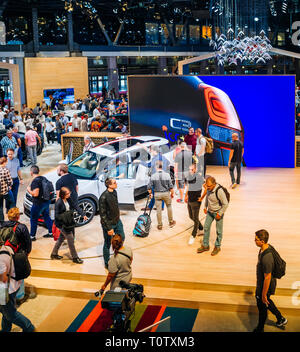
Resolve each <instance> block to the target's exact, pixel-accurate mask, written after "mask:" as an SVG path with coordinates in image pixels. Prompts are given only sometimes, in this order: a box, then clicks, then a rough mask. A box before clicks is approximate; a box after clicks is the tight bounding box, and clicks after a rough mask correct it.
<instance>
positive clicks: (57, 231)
mask: <svg viewBox="0 0 300 352" xmlns="http://www.w3.org/2000/svg"><path fill="white" fill-rule="evenodd" d="M52 234H53V239H54V241H57V240H58V238H59V236H60V229H59V228H58V227H56V225H55V223H54V222H53V225H52Z"/></svg>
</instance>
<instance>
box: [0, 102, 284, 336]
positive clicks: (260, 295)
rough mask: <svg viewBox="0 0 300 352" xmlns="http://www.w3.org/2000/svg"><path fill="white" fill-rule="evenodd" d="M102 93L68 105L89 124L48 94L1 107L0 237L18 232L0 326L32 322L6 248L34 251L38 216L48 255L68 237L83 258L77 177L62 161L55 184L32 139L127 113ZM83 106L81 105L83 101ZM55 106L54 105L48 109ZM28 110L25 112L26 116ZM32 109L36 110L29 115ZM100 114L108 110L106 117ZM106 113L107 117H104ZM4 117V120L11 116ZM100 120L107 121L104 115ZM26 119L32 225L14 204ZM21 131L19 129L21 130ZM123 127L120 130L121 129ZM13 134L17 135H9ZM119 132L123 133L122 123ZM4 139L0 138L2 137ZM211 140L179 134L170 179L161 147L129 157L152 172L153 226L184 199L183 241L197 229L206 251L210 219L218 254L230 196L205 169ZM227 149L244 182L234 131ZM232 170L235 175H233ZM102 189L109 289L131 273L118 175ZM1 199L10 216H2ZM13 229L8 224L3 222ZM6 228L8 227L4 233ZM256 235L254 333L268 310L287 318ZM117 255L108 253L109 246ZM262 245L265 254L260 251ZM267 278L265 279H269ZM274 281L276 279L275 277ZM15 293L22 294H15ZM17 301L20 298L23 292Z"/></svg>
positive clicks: (3, 269)
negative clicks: (14, 107) (21, 305)
mask: <svg viewBox="0 0 300 352" xmlns="http://www.w3.org/2000/svg"><path fill="white" fill-rule="evenodd" d="M101 104H102V100H101V98H99V99H96V98H92V97H90V96H88V97H87V98H86V99H84V100H83V101H82V100H78V101H76V102H75V103H74V104H73V106H72V109H74V110H78V109H84V110H85V111H86V112H87V111H88V112H89V113H91V114H92V118H91V120H90V123H89V122H88V119H89V117H88V115H87V114H83V118H79V116H78V115H76V114H75V115H74V116H73V118H72V120H71V121H69V120H68V119H67V118H66V117H65V115H64V111H63V110H62V109H61V106H60V105H61V102H60V101H59V102H57V104H56V105H53V100H51V97H50V110H48V109H49V107H48V106H45V104H44V102H43V104H41V105H40V104H37V106H36V107H35V108H34V109H33V110H32V111H29V112H28V111H27V112H26V111H22V113H21V115H20V116H19V113H18V112H17V111H10V112H9V114H10V115H9V114H7V113H4V114H3V110H2V109H0V120H1V118H2V120H1V121H0V122H2V123H3V125H5V128H6V129H7V133H6V136H5V137H4V138H3V139H2V140H1V146H2V157H1V158H0V222H1V227H0V238H4V237H3V236H4V235H3V234H4V233H5V234H7V233H8V231H11V232H9V233H10V234H12V233H15V237H14V238H16V244H12V243H11V241H10V240H9V238H8V237H5V238H4V241H2V243H1V242H0V243H1V245H2V247H1V250H0V254H1V251H6V252H7V253H8V256H7V255H6V256H5V255H0V282H2V283H6V282H7V281H8V280H10V281H9V282H10V286H9V298H8V301H7V302H6V304H4V305H0V312H1V313H2V315H3V318H2V331H10V330H11V327H12V323H14V324H16V325H18V326H20V327H21V328H22V330H23V331H34V330H35V328H34V326H33V325H32V323H31V322H30V321H29V319H28V318H26V317H24V316H23V315H22V314H21V313H19V312H18V311H17V305H16V303H17V299H18V296H17V295H19V297H20V295H22V294H23V295H24V280H14V278H13V277H14V275H15V274H14V270H15V268H14V265H13V262H12V261H10V260H9V256H10V255H14V254H15V253H17V252H18V251H24V252H26V254H27V255H28V254H29V253H30V251H31V244H32V241H36V232H37V226H38V221H39V219H40V218H41V217H42V218H43V219H44V222H45V225H46V227H47V230H48V233H47V234H45V235H44V236H43V237H46V238H55V239H56V241H55V244H54V246H53V248H52V251H51V253H50V254H49V257H50V258H51V259H52V260H61V259H62V258H63V257H62V256H60V255H59V253H58V252H59V249H60V247H61V245H62V244H63V242H64V241H65V240H66V241H67V244H68V247H69V251H70V255H71V258H72V261H73V262H74V263H76V264H82V263H83V260H82V259H80V258H79V256H78V254H77V251H76V248H75V241H74V239H75V227H76V224H75V212H77V213H78V214H79V215H80V216H82V217H83V218H84V220H87V218H86V216H85V214H84V212H83V210H82V209H81V208H80V207H79V206H78V181H77V179H76V177H75V176H74V175H72V174H70V173H69V172H68V165H66V164H60V165H59V166H58V167H57V174H58V176H59V179H58V181H57V182H56V184H55V185H52V183H51V182H50V181H48V180H47V179H46V178H45V177H44V176H42V175H40V170H39V167H38V165H37V159H36V145H37V143H41V142H42V141H41V134H42V135H43V132H45V134H46V138H47V142H48V143H53V141H54V137H53V135H54V131H55V133H56V136H57V141H58V143H60V141H61V135H62V134H63V133H65V132H66V128H67V126H68V125H69V123H70V124H71V129H72V131H88V130H89V128H90V130H91V131H99V130H100V131H101V130H103V126H104V128H105V126H108V125H109V123H110V122H109V116H113V115H114V114H115V112H116V111H117V110H118V112H122V113H123V112H125V111H126V112H127V103H126V101H125V99H124V98H123V99H122V102H121V103H120V105H119V107H118V108H117V109H116V108H114V107H113V104H112V103H111V104H108V105H110V107H108V110H104V109H106V108H105V107H103V106H101ZM83 107H84V108H83ZM52 108H55V109H57V110H60V112H59V113H58V114H57V115H56V118H55V123H53V122H52V121H51V118H50V117H51V116H52V111H51V109H52ZM52 110H53V109H52ZM24 114H25V115H24ZM32 115H33V117H31V116H32ZM104 115H105V116H104ZM107 117H108V118H107ZM6 120H9V121H10V123H8V122H7V121H6ZM104 121H105V122H104ZM23 125H24V126H25V144H26V146H27V151H28V155H29V158H30V160H31V167H30V175H31V182H30V185H29V186H28V187H27V192H28V193H29V194H30V196H31V197H32V208H31V213H30V230H29V229H28V228H27V226H26V225H25V224H22V223H20V221H19V220H20V214H21V213H20V211H19V209H18V207H17V197H18V188H19V185H20V183H21V184H22V183H23V178H22V172H21V167H22V162H23V160H21V159H20V157H19V152H18V150H19V149H20V144H19V142H18V139H19V138H18V132H21V130H20V127H21V129H22V128H23ZM23 131H24V129H23ZM122 132H123V131H122ZM14 133H15V135H14ZM123 133H126V131H125V130H124V132H123ZM3 140H4V141H3ZM209 143H210V142H209V140H208V139H207V138H206V137H204V136H203V135H202V131H201V129H200V128H198V129H196V131H194V129H193V128H192V127H191V128H190V129H189V132H188V134H187V135H186V136H183V137H182V138H180V139H179V141H178V145H177V147H176V148H175V149H174V152H173V158H174V175H173V176H174V179H173V177H172V174H171V169H170V162H169V160H167V159H166V158H165V156H164V155H163V154H162V153H161V151H160V149H159V148H158V147H156V146H152V147H150V148H149V149H150V150H149V152H150V153H151V155H152V159H151V160H150V161H148V162H144V161H142V160H135V161H134V162H140V163H144V165H145V166H147V167H148V169H149V172H150V181H149V184H148V193H149V198H150V199H151V201H150V202H149V205H148V207H147V208H144V210H152V209H154V206H156V216H157V229H158V230H159V231H161V230H162V229H163V221H162V211H163V209H164V206H166V208H167V216H168V222H169V227H170V228H173V227H174V226H176V221H175V220H174V216H173V209H172V199H173V198H174V197H175V196H176V195H177V196H178V199H177V202H178V203H180V204H186V205H187V216H189V218H190V219H191V220H192V221H193V228H192V231H191V234H190V238H189V241H188V244H189V245H192V244H193V243H194V241H195V239H196V236H197V235H202V236H203V240H202V241H200V243H201V246H200V247H199V248H198V249H197V253H204V252H207V251H209V250H210V246H209V244H210V230H211V226H212V223H213V222H214V221H215V222H216V233H217V236H216V240H215V244H214V248H213V250H212V252H211V255H212V256H216V255H217V254H218V253H219V252H220V251H221V244H222V238H223V221H224V216H225V213H226V210H227V208H228V206H229V203H230V194H229V192H228V190H227V189H226V188H225V187H224V186H222V185H221V184H219V183H218V182H217V181H216V179H215V178H214V177H213V176H210V175H206V154H207V153H208V150H209ZM92 146H93V142H92V140H91V138H89V137H88V136H87V137H86V138H85V147H84V148H85V149H86V150H89V148H91V147H92ZM230 148H231V152H230V155H229V161H228V168H229V176H230V178H231V189H235V188H236V187H237V185H239V184H240V182H241V163H242V159H243V154H244V146H243V143H242V142H241V141H240V140H239V135H238V134H236V133H234V134H233V135H232V144H231V146H230ZM235 169H236V175H235ZM105 185H106V191H104V192H103V193H102V194H101V196H100V199H99V214H100V221H101V226H102V232H103V259H104V266H105V268H106V269H107V271H108V275H107V278H106V280H105V282H104V284H103V285H102V290H105V289H106V288H107V286H108V285H109V284H110V288H111V289H114V288H116V287H117V286H118V285H119V282H120V281H121V280H123V281H125V282H126V283H129V282H130V280H131V278H132V269H131V263H132V261H133V253H132V250H131V248H130V247H128V246H126V245H124V242H125V232H124V227H123V223H122V220H121V217H120V210H119V204H118V195H117V191H116V189H117V181H116V179H115V178H107V179H106V180H105ZM54 198H56V199H55V216H54V221H53V220H52V219H51V217H50V204H51V201H52V200H54ZM4 201H5V207H6V213H7V216H8V221H4ZM202 203H204V213H205V215H206V218H205V221H204V224H202V223H201V221H200V218H199V216H200V215H199V214H200V208H201V204H202ZM7 228H8V229H10V230H6V229H7ZM5 231H6V232H5ZM255 242H256V245H257V246H258V247H260V248H261V251H260V253H259V260H258V264H257V290H256V298H257V306H258V309H259V323H258V326H257V328H256V329H255V331H256V332H260V331H263V329H264V324H265V321H266V312H267V309H269V310H270V311H271V312H272V313H273V314H275V316H276V317H277V323H276V325H277V326H279V327H281V326H283V325H285V324H286V323H287V319H286V318H284V317H283V316H282V315H281V313H280V312H279V311H278V309H277V308H276V306H275V304H274V302H273V301H272V300H271V299H270V296H271V295H273V294H274V293H275V287H276V279H274V278H272V277H270V275H271V273H272V270H273V267H274V259H273V256H272V255H271V252H268V250H269V245H268V234H267V232H266V231H265V230H261V231H258V232H257V233H256V235H255ZM111 246H112V248H113V251H114V254H113V255H112V256H110V247H111ZM264 251H267V253H269V254H268V255H264V256H263V255H262V253H263V252H264ZM266 278H267V279H266ZM274 280H275V281H274ZM19 300H20V299H19ZM21 300H22V298H21Z"/></svg>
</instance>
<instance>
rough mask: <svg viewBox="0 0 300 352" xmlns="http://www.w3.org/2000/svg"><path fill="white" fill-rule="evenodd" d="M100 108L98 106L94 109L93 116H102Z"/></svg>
mask: <svg viewBox="0 0 300 352" xmlns="http://www.w3.org/2000/svg"><path fill="white" fill-rule="evenodd" d="M100 115H101V114H100V110H99V107H96V108H95V109H94V111H93V118H96V117H97V116H100Z"/></svg>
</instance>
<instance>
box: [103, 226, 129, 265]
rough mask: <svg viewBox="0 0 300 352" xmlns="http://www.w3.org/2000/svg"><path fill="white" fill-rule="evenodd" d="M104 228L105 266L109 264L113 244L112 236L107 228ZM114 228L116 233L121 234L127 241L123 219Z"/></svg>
mask: <svg viewBox="0 0 300 352" xmlns="http://www.w3.org/2000/svg"><path fill="white" fill-rule="evenodd" d="M102 229H103V237H104V244H103V258H104V264H105V266H107V265H108V261H109V256H110V255H109V249H110V246H111V236H110V235H109V234H108V233H107V230H105V229H104V227H103V226H102ZM112 229H113V230H114V232H115V234H118V235H121V237H122V240H123V241H125V233H124V228H123V224H122V221H121V220H119V221H118V222H117V224H116V225H114V226H112Z"/></svg>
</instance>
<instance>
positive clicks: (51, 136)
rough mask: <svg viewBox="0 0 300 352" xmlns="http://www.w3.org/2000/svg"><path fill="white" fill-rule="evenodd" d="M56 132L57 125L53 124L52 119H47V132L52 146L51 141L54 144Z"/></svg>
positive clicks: (48, 140)
mask: <svg viewBox="0 0 300 352" xmlns="http://www.w3.org/2000/svg"><path fill="white" fill-rule="evenodd" d="M54 130H55V125H54V124H53V122H52V121H51V120H50V119H46V127H45V132H46V137H47V143H48V144H50V141H51V142H52V144H53V143H54Z"/></svg>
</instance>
